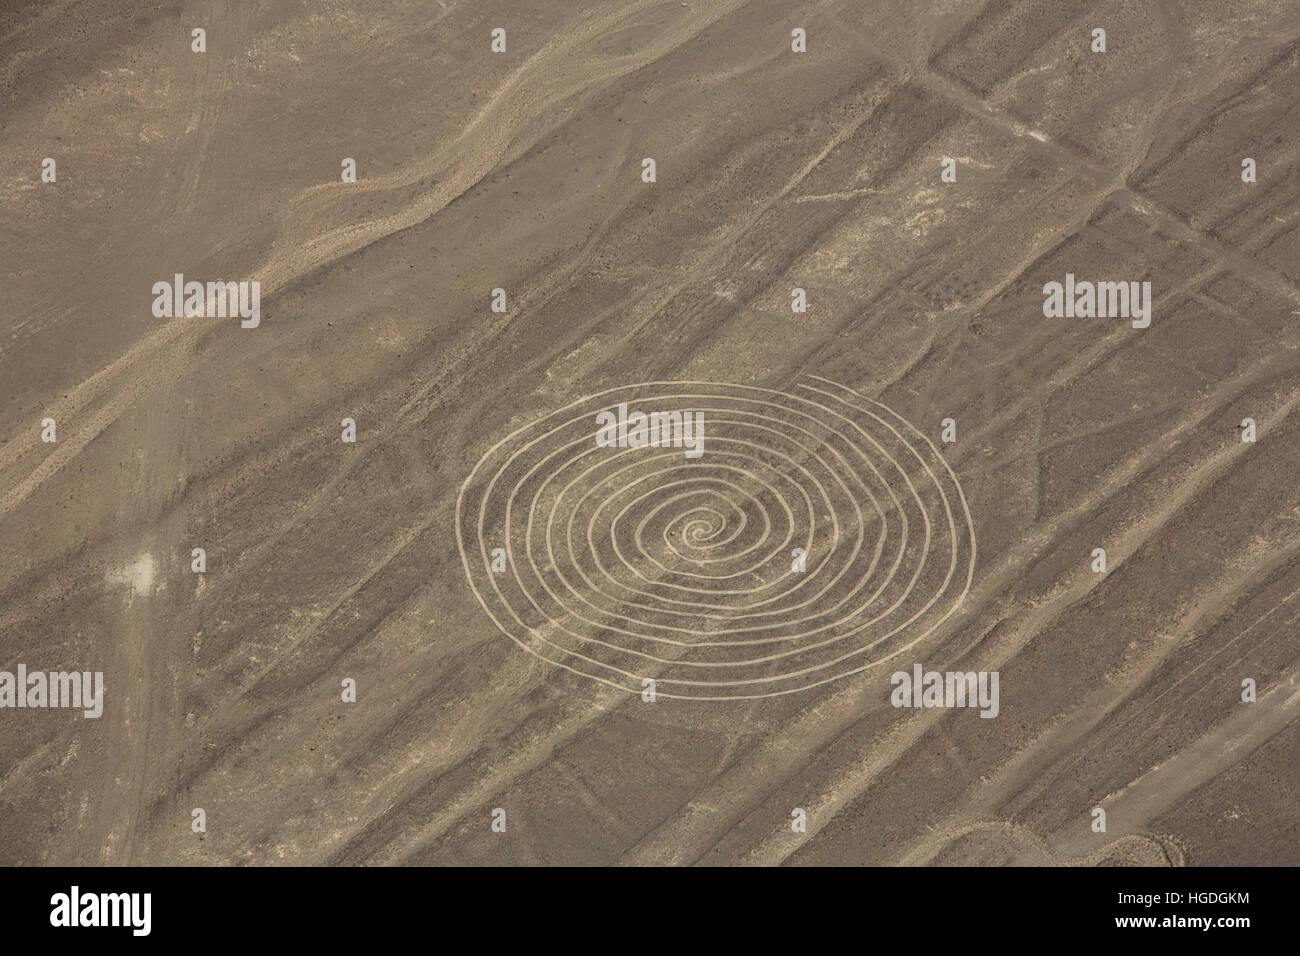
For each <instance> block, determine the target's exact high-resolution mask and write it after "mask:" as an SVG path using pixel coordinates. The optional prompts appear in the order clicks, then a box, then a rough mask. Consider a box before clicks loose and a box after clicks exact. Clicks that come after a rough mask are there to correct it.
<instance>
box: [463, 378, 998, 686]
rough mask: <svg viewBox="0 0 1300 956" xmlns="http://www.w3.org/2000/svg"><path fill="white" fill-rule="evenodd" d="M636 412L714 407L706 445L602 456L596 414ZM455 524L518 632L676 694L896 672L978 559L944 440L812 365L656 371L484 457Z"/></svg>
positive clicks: (573, 659)
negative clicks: (799, 377)
mask: <svg viewBox="0 0 1300 956" xmlns="http://www.w3.org/2000/svg"><path fill="white" fill-rule="evenodd" d="M620 404H624V405H626V406H627V408H628V409H630V410H635V411H640V412H643V413H645V414H647V415H649V414H651V413H653V412H681V413H687V412H698V413H700V414H702V416H703V422H704V433H703V454H702V456H700V457H694V458H692V457H687V455H686V454H685V451H684V449H683V448H682V447H672V446H670V445H667V444H662V445H660V446H659V447H642V448H634V447H633V448H629V447H605V446H601V445H600V444H598V443H597V442H596V435H597V430H598V429H597V415H598V414H600V413H602V412H616V410H617V409H618V408H619V406H620ZM456 531H457V543H458V545H459V548H460V554H461V560H462V562H463V563H464V566H465V573H466V576H467V577H468V579H469V583H470V587H471V589H472V590H473V591H474V595H475V597H476V598H477V599H478V601H479V603H480V604H481V605H482V607H483V609H484V610H485V611H486V612H487V614H488V616H489V617H491V618H492V620H493V622H494V623H495V624H496V626H497V627H498V628H499V629H500V630H501V631H502V633H504V634H505V635H507V636H508V637H510V638H511V639H512V640H514V641H515V642H516V643H517V644H519V646H520V647H522V648H524V649H525V650H527V651H528V652H529V653H532V654H535V655H536V656H538V657H540V658H542V659H543V660H546V661H549V662H550V663H552V664H555V665H557V666H559V667H563V668H565V669H566V670H569V671H571V672H573V673H576V674H580V675H582V676H584V677H589V678H591V679H593V680H597V681H600V682H601V683H604V684H607V685H610V686H613V687H619V688H622V689H624V690H628V691H633V692H638V693H639V692H640V691H641V690H642V688H643V681H644V680H645V679H646V678H653V680H654V681H655V693H656V695H657V696H663V697H668V698H682V699H694V700H743V699H755V698H763V697H774V696H778V695H781V694H789V693H793V692H795V691H799V690H807V689H809V688H813V687H818V686H821V685H823V684H826V683H828V682H830V681H833V680H838V679H840V678H843V677H848V676H850V675H853V674H858V673H861V672H863V671H865V670H868V669H870V668H873V667H877V666H879V665H882V664H884V663H885V662H886V661H888V660H890V659H891V658H893V657H895V656H897V655H898V654H900V653H902V652H904V651H907V650H908V649H910V648H913V647H915V646H916V645H917V644H919V643H920V642H921V641H924V640H925V639H926V638H927V637H928V636H930V635H931V634H933V633H934V631H935V630H936V629H937V628H938V627H939V626H940V625H941V624H943V622H944V621H946V620H947V619H948V618H949V617H950V616H951V615H952V614H953V612H954V611H956V609H957V608H958V607H959V606H960V605H961V603H962V601H963V600H964V599H965V597H966V594H967V593H968V592H969V590H970V587H971V581H972V579H973V576H974V571H975V550H976V546H975V527H974V522H973V521H972V519H971V514H970V509H969V507H968V506H967V503H966V496H965V494H964V493H963V492H962V489H961V485H960V483H959V482H958V481H957V477H956V475H955V474H954V473H953V471H952V469H951V468H950V467H949V466H948V464H947V462H945V461H944V459H943V457H942V455H940V453H939V451H938V449H937V448H936V447H935V445H934V443H933V442H931V441H930V439H928V438H927V437H926V436H925V435H923V434H922V433H921V432H920V431H918V430H917V429H916V428H915V427H913V426H912V425H911V424H909V423H908V422H907V421H905V420H904V419H903V418H901V417H900V416H899V415H897V414H896V413H895V412H893V411H892V410H890V409H889V408H887V407H886V406H885V405H882V404H881V403H880V402H877V401H875V400H874V399H869V398H866V397H864V396H862V395H860V394H858V393H856V392H854V391H852V390H851V389H848V388H846V387H844V386H842V385H838V384H836V383H834V382H831V381H828V380H827V379H823V378H819V377H817V376H809V377H808V379H807V380H806V381H804V382H800V383H798V384H797V385H796V386H795V391H794V392H783V391H777V390H774V389H767V388H760V387H757V386H750V385H729V384H720V383H711V382H699V381H685V382H646V383H642V384H638V385H628V386H622V387H619V388H613V389H608V390H606V391H604V392H599V393H597V394H595V395H591V396H588V397H586V398H582V399H579V400H578V401H576V402H573V403H571V404H569V405H566V406H565V407H564V408H561V409H559V410H557V411H555V412H552V413H551V414H549V415H545V416H543V417H542V418H540V419H538V420H536V421H534V422H531V423H529V424H525V425H523V426H521V427H520V428H517V429H516V430H515V431H513V432H512V433H511V434H509V435H507V436H506V437H505V438H503V439H501V440H500V441H499V442H497V443H496V444H495V445H493V446H492V447H491V448H489V449H488V451H487V452H486V453H485V454H484V455H483V457H482V458H481V459H480V460H479V461H478V463H477V464H476V465H475V466H474V468H473V469H472V471H471V472H470V474H469V476H468V477H467V478H466V479H465V482H464V484H463V485H462V486H461V489H460V494H459V495H458V497H457V501H456ZM498 548H500V549H503V551H504V555H505V567H504V570H503V571H502V570H498V571H496V572H494V571H493V569H492V564H493V559H492V554H493V551H494V550H495V549H498ZM796 548H798V549H802V551H803V552H804V563H803V566H802V569H799V568H796V567H795V561H794V549H796Z"/></svg>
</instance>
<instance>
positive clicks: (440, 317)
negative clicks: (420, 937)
mask: <svg viewBox="0 0 1300 956" xmlns="http://www.w3.org/2000/svg"><path fill="white" fill-rule="evenodd" d="M1098 28H1101V29H1103V30H1104V31H1105V47H1106V48H1105V50H1104V51H1097V50H1094V45H1095V42H1096V41H1095V34H1094V30H1096V29H1098ZM195 29H201V30H202V31H204V33H203V37H204V42H203V46H204V49H203V50H202V51H201V52H200V51H197V50H196V49H195V48H194V44H195V40H194V33H193V31H194V30H195ZM497 29H501V30H504V50H503V51H499V50H494V48H493V47H494V42H495V41H494V34H493V31H494V30H497ZM795 31H803V36H804V37H805V38H806V39H805V43H806V49H803V50H796V49H795V47H796V46H797V45H798V40H797V36H796V33H795ZM1297 89H1300V7H1297V6H1296V5H1295V4H1294V3H1290V2H1285V0H1242V2H1239V3H1232V4H1225V3H1222V2H1218V0H1158V2H1138V0H1123V2H1104V0H1033V2H1029V0H936V2H933V3H917V2H914V0H859V2H849V0H842V2H812V3H790V2H773V0H688V2H681V0H607V2H599V3H590V2H559V0H509V2H505V0H475V2H469V0H171V2H149V0H50V2H36V0H9V2H7V3H5V4H4V5H3V7H2V8H0V182H2V183H3V188H0V219H2V221H3V229H2V230H0V259H2V265H0V277H2V278H0V395H2V397H3V402H2V404H0V671H6V672H16V671H17V668H18V667H19V665H20V664H21V665H23V666H25V668H26V669H27V670H28V671H38V670H39V671H46V672H49V671H78V672H102V673H103V684H104V698H103V713H102V716H100V717H98V718H95V717H87V716H84V715H83V713H82V711H81V710H78V709H72V708H62V709H59V708H53V707H45V708H37V707H32V708H17V707H16V706H15V707H6V708H0V863H3V864H9V865H51V864H84V865H99V864H132V865H151V864H186V865H231V864H251V865H276V864H307V865H387V864H414V865H466V864H476V865H502V864H507V865H558V864H584V865H636V864H667V865H692V864H698V865H892V864H906V865H954V864H963V865H971V864H976V865H1005V864H1029V865H1130V864H1155V865H1162V866H1164V865H1168V866H1205V865H1217V864H1252V865H1253V864H1273V865H1279V864H1289V865H1296V864H1300V823H1298V822H1297V813H1296V808H1297V805H1298V804H1300V734H1298V733H1297V728H1298V727H1300V640H1298V639H1297V636H1296V635H1297V627H1298V626H1300V481H1297V478H1296V476H1297V474H1298V473H1300V351H1298V350H1300V318H1297V317H1298V316H1300V231H1298V227H1300V99H1298V98H1297V96H1296V90H1297ZM47 158H49V159H53V160H54V166H53V169H54V170H56V173H55V175H54V176H53V177H49V178H47V177H46V175H45V164H44V160H46V159H47ZM1246 158H1250V159H1253V160H1254V163H1255V169H1256V174H1255V177H1254V181H1246V179H1245V178H1244V175H1243V170H1244V167H1243V160H1244V159H1246ZM348 159H351V160H353V161H354V163H355V168H356V177H355V181H354V182H353V181H346V176H345V170H344V167H345V160H348ZM645 159H653V160H654V170H653V171H654V175H653V177H652V181H647V172H646V165H645V163H644V160H645ZM948 161H950V162H948ZM177 274H182V275H184V276H185V277H186V279H194V280H199V281H203V280H212V281H233V282H244V281H247V282H257V283H259V284H260V285H259V288H260V296H261V306H260V309H261V311H260V322H259V323H258V324H257V325H256V326H255V327H245V324H244V323H243V322H241V320H240V318H239V317H230V316H224V317H223V316H213V315H207V314H202V315H181V316H179V317H174V318H167V317H159V316H158V315H156V314H155V310H154V305H155V293H154V292H153V291H152V288H153V286H154V284H155V283H158V282H160V281H161V282H164V283H169V282H171V280H172V278H173V276H174V275H177ZM1067 274H1069V275H1072V276H1076V277H1078V279H1079V280H1081V281H1082V280H1098V281H1123V282H1129V281H1133V282H1150V284H1151V285H1150V289H1151V299H1150V300H1149V305H1150V307H1151V312H1150V324H1149V326H1148V327H1145V328H1139V327H1136V325H1135V324H1134V323H1132V322H1130V321H1129V320H1128V319H1127V318H1124V317H1118V318H1116V317H1110V318H1079V317H1073V318H1071V317H1049V316H1047V315H1045V314H1044V291H1043V290H1044V287H1045V285H1046V284H1048V283H1051V282H1062V281H1064V278H1065V276H1066V275H1067ZM498 289H500V290H504V296H503V297H499V296H498V295H497V294H496V292H495V290H498ZM796 289H801V290H803V291H804V295H805V297H806V303H807V308H806V311H803V312H798V311H795V309H794V307H793V302H794V290H796ZM502 300H503V302H504V311H496V310H494V308H493V305H494V303H500V302H502ZM620 402H621V403H626V404H628V405H629V407H640V408H644V409H645V410H646V411H649V410H651V408H652V407H653V408H655V409H663V410H689V409H703V410H704V411H703V414H704V415H705V419H704V421H705V422H706V426H705V427H706V428H707V431H706V432H705V433H704V434H705V438H704V453H703V455H702V456H700V457H699V458H695V459H692V458H689V457H688V456H687V455H686V454H684V451H683V449H682V448H647V449H628V448H622V447H619V448H603V447H601V446H598V445H597V443H596V442H593V441H591V438H592V434H593V432H594V429H595V427H596V425H595V421H596V419H595V417H594V416H595V415H597V414H598V413H599V411H600V410H602V409H608V408H610V407H611V406H612V405H614V404H616V403H620ZM345 419H350V420H351V421H352V422H353V423H354V425H355V441H346V440H344V439H345V437H346V435H345V434H344V431H345V426H344V424H343V423H344V420H345ZM1247 419H1250V420H1251V423H1253V424H1252V425H1251V426H1250V427H1249V428H1248V427H1247V426H1246V424H1245V422H1246V420H1247ZM49 420H53V429H54V431H53V433H52V434H50V433H49V431H50V429H49V426H48V425H47V424H46V423H47V422H48V421H49ZM945 422H948V423H949V424H945ZM945 431H946V434H945ZM1248 433H1249V434H1248ZM1247 438H1253V439H1254V440H1253V441H1252V440H1245V439H1247ZM497 547H500V548H501V549H502V550H503V551H504V552H505V553H506V567H505V570H504V573H501V572H499V571H496V570H493V569H492V568H491V567H490V557H489V555H490V553H491V551H492V550H493V549H495V548H497ZM796 547H802V548H803V550H804V551H805V552H806V557H807V568H806V570H805V571H795V570H794V568H793V566H792V559H791V554H792V550H793V549H794V548H796ZM196 548H201V549H203V554H204V555H205V564H204V565H203V568H202V570H201V571H196V570H195V568H194V564H193V562H194V549H196ZM1096 549H1104V551H1105V560H1106V564H1105V569H1104V571H1103V570H1097V569H1096V568H1097V565H1096V560H1097V559H1096ZM822 635H825V636H826V637H825V639H824V640H823V639H822V637H821V636H822ZM769 649H770V650H771V653H769ZM914 665H921V666H922V667H923V668H924V669H926V670H936V671H943V672H949V671H952V672H980V673H996V674H998V675H999V687H1000V702H999V707H998V712H997V714H996V716H992V717H991V718H989V719H985V718H984V717H982V716H981V714H980V712H979V711H977V710H975V709H972V708H969V707H967V708H956V707H952V708H950V707H931V708H926V707H908V708H901V707H897V706H894V704H893V702H892V700H891V694H892V692H893V690H894V687H893V685H892V683H891V674H892V673H893V672H895V671H904V672H911V671H912V669H913V667H914ZM646 679H649V680H652V681H655V682H656V683H655V684H653V685H650V686H652V687H657V688H658V689H659V691H660V693H658V694H651V695H650V697H651V698H652V699H647V695H646V693H645V691H644V688H645V687H646V686H647V685H646V684H645V681H646ZM345 682H355V700H350V699H346V698H347V697H348V690H347V688H346V687H345ZM1243 682H1253V686H1254V688H1255V693H1254V697H1255V699H1254V700H1244V699H1243V696H1245V695H1246V691H1245V690H1244V683H1243ZM1098 809H1100V810H1102V811H1104V814H1105V822H1106V826H1105V829H1104V830H1099V829H1098V828H1097V826H1096V820H1097V817H1096V814H1095V811H1096V810H1098ZM196 810H202V811H203V812H202V814H201V818H202V826H199V825H198V820H199V818H198V817H196V815H195V811H196Z"/></svg>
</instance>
